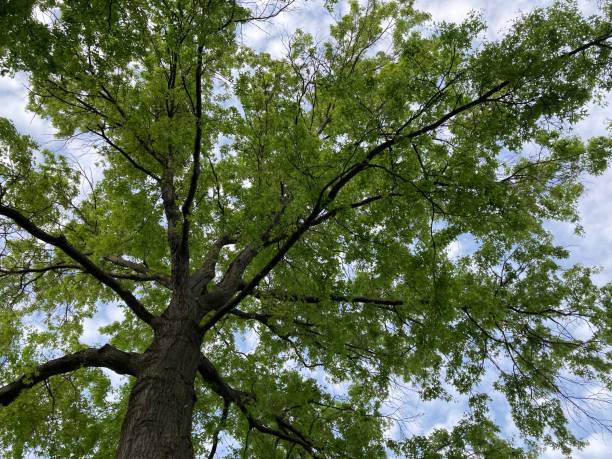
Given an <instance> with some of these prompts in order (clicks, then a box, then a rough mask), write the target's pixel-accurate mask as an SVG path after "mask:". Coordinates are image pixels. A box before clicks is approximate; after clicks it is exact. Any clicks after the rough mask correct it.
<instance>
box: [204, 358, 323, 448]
mask: <svg viewBox="0 0 612 459" xmlns="http://www.w3.org/2000/svg"><path fill="white" fill-rule="evenodd" d="M198 371H199V373H200V375H201V376H202V378H203V379H204V380H205V381H206V382H207V383H208V384H209V385H210V387H211V389H212V390H213V391H214V392H215V393H217V394H218V395H220V396H221V397H222V398H223V399H224V400H225V401H227V402H230V403H235V404H236V406H238V408H239V409H240V411H242V413H243V414H244V416H245V417H246V418H247V421H248V422H249V425H250V426H251V427H252V428H254V429H256V430H258V431H259V432H261V433H265V434H268V435H272V436H274V437H276V438H278V439H280V440H285V441H288V442H290V443H294V444H297V445H300V446H301V447H302V448H304V449H305V450H306V451H307V452H308V453H309V454H310V455H311V456H313V457H318V455H317V454H316V452H315V447H314V446H313V444H312V443H311V442H310V441H309V440H308V439H307V438H306V437H305V436H304V435H303V434H301V433H300V432H299V431H298V430H297V429H295V428H294V427H293V426H290V425H289V424H288V423H287V422H286V421H282V423H283V424H282V425H283V427H285V428H287V426H288V425H289V427H290V428H287V430H289V431H290V433H286V432H282V431H280V430H276V429H273V428H271V427H268V426H267V425H265V424H264V423H263V422H261V421H260V420H259V419H256V418H255V417H253V415H252V414H251V412H250V411H249V408H248V401H249V399H252V398H253V395H252V394H249V393H245V392H241V391H238V390H236V389H234V388H232V387H231V386H230V385H229V384H227V383H226V382H225V380H224V379H223V377H222V376H221V375H220V374H219V372H218V371H217V369H216V368H215V367H214V366H213V364H212V362H211V361H210V360H208V359H207V358H206V357H205V356H204V355H203V354H202V355H200V364H199V366H198ZM277 422H279V420H278V419H277Z"/></svg>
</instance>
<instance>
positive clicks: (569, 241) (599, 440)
mask: <svg viewBox="0 0 612 459" xmlns="http://www.w3.org/2000/svg"><path fill="white" fill-rule="evenodd" d="M550 3H551V2H550V1H544V0H538V1H529V0H517V1H510V2H509V1H501V0H493V1H484V0H463V1H448V0H446V1H444V0H434V1H425V0H417V1H416V6H417V8H418V9H421V10H424V11H428V12H430V13H432V15H433V18H434V19H435V20H447V21H461V20H462V19H463V18H465V17H466V16H467V15H468V13H469V12H470V11H473V10H477V11H480V12H481V13H482V14H483V16H484V18H485V19H486V20H487V23H488V24H489V29H488V31H487V36H488V38H490V39H495V38H497V37H499V36H501V35H503V32H504V30H505V29H506V28H507V27H508V25H509V24H510V22H511V21H512V18H513V17H515V16H516V15H517V14H519V13H520V12H526V11H529V10H530V9H532V8H534V7H538V6H546V5H547V4H550ZM578 3H579V6H580V8H581V9H582V10H583V11H584V12H585V13H592V12H594V11H596V10H597V7H598V4H599V5H601V3H600V2H598V1H597V0H592V1H579V2H578ZM331 22H332V17H331V16H330V15H329V14H327V13H325V12H324V10H323V9H322V8H320V2H317V1H314V2H312V1H311V2H309V3H308V4H306V5H303V4H300V5H299V6H296V7H295V8H293V9H292V10H291V11H289V12H287V13H286V14H284V15H282V16H280V17H278V18H276V19H274V20H273V21H271V22H270V23H266V24H260V25H258V26H252V25H249V26H245V27H243V29H242V40H243V41H244V43H245V44H248V45H250V46H252V47H255V48H257V49H260V50H265V51H267V52H270V54H272V55H273V56H280V55H282V54H283V52H284V46H283V37H286V36H287V35H289V34H291V32H292V31H294V30H295V29H296V28H297V27H299V28H301V29H303V30H305V31H307V32H310V33H312V34H313V35H314V36H315V37H324V36H325V34H326V32H327V29H328V27H327V26H328V25H329V24H330V23H331ZM607 100H608V102H612V95H610V94H608V97H607ZM26 103H27V77H26V75H18V76H17V77H16V78H7V77H1V78H0V116H2V117H6V118H9V119H11V120H12V121H13V122H14V123H15V125H16V126H17V128H18V129H19V131H21V132H22V133H28V134H30V135H32V136H33V137H34V138H35V139H36V140H37V141H38V142H39V143H40V144H41V145H42V146H44V147H46V148H50V149H52V150H54V151H60V152H62V153H63V154H66V155H67V156H69V157H71V158H73V159H74V160H78V161H79V162H80V163H81V164H82V165H83V167H85V168H86V169H88V170H90V171H91V172H92V173H93V174H94V175H95V174H98V173H99V171H97V170H96V169H95V167H94V165H93V163H94V161H95V156H94V155H93V154H92V153H89V152H88V148H87V145H86V144H84V143H82V142H81V141H79V140H74V141H71V142H68V143H65V142H64V141H58V140H55V139H54V137H53V134H54V130H53V128H52V127H51V126H50V125H49V123H47V122H46V121H45V120H42V119H40V118H39V117H37V116H35V115H33V114H32V113H29V112H27V110H26V108H25V105H26ZM611 119H612V112H611V111H610V107H609V106H608V107H605V106H604V107H602V106H596V105H593V106H591V107H589V116H588V118H587V119H585V120H583V121H581V122H580V123H578V124H577V125H575V126H573V127H572V129H573V130H574V132H575V133H576V134H577V135H580V136H582V137H585V138H587V137H590V136H593V135H602V134H606V127H607V126H608V124H609V123H610V121H611ZM585 184H586V190H585V193H584V195H583V196H582V198H581V199H580V202H579V213H580V215H581V218H582V221H581V224H582V226H583V228H584V236H582V237H578V236H576V235H575V234H574V229H573V227H572V226H571V225H566V224H559V223H554V224H550V225H549V229H550V230H551V231H553V233H554V234H555V237H556V240H557V242H558V243H559V244H562V245H564V246H566V247H568V248H569V249H570V251H571V253H572V256H571V259H570V261H571V262H573V263H582V264H585V265H590V266H600V267H601V268H602V269H601V272H600V273H599V274H598V275H597V276H596V281H597V283H599V284H604V283H606V282H610V281H612V170H609V171H608V172H606V173H605V174H603V175H602V176H599V177H585ZM466 245H467V241H464V243H461V242H459V243H457V244H455V245H454V246H453V247H452V250H453V253H454V254H455V255H457V256H459V255H461V253H462V252H463V251H465V250H467V247H466ZM122 317H123V312H122V310H121V309H120V308H119V307H117V306H114V305H108V306H105V307H104V308H100V310H99V311H98V313H97V314H96V315H95V316H94V317H93V318H91V319H87V320H86V321H85V323H84V332H83V336H82V341H83V342H84V343H89V344H103V343H104V342H105V337H104V336H103V335H101V334H100V333H99V331H98V328H99V327H100V326H103V325H105V324H108V323H110V322H113V321H115V320H120V319H121V318H122ZM254 344H256V342H255V340H254V337H253V336H246V337H244V340H243V342H242V345H243V346H244V348H245V350H248V348H249V346H252V345H254ZM318 378H319V379H321V380H323V379H324V376H323V375H318ZM113 380H114V382H115V383H117V384H118V383H120V382H121V379H120V378H118V377H114V378H113ZM335 389H337V388H335ZM340 389H341V388H340ZM493 398H494V403H493V407H494V415H495V418H496V420H497V421H498V422H499V424H500V426H501V427H502V428H503V431H504V433H505V434H507V435H508V436H513V435H515V434H516V429H515V428H514V426H513V424H512V421H511V419H510V416H509V413H508V410H507V405H506V404H505V402H504V400H503V399H502V398H501V397H495V396H494V397H493ZM392 399H393V400H390V401H389V406H393V404H394V403H397V402H401V404H402V405H403V406H402V408H401V409H402V410H404V411H403V412H404V413H405V414H406V415H410V416H414V415H416V418H414V419H413V420H412V421H411V422H410V423H409V427H410V428H409V431H408V432H407V433H408V434H426V433H428V432H430V431H431V430H432V429H433V428H435V427H450V426H452V425H453V424H454V423H456V422H457V421H458V420H459V419H460V418H461V416H462V414H463V411H464V408H465V406H466V405H465V401H464V400H461V399H460V398H458V400H457V401H456V402H453V403H446V402H430V403H427V404H424V403H422V402H420V401H419V400H418V398H416V397H415V396H414V394H412V393H411V392H410V391H404V390H402V389H401V388H399V387H398V388H397V390H396V391H395V392H394V393H393V396H392ZM573 429H574V431H575V432H576V433H577V434H578V435H579V436H580V437H581V438H586V439H587V440H588V442H589V445H588V446H587V447H586V448H585V449H584V450H583V451H581V452H577V453H576V454H575V455H574V456H573V457H575V458H577V459H607V458H611V457H612V435H610V434H603V433H601V432H593V431H592V430H591V429H590V428H589V426H581V425H580V423H576V424H574V425H573ZM393 433H394V434H397V433H398V428H397V427H396V428H395V430H394V432H393ZM542 457H543V458H546V459H553V458H560V457H562V456H561V455H560V454H559V453H558V452H555V451H552V450H547V451H545V452H544V453H543V455H542Z"/></svg>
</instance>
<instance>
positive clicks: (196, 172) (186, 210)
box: [181, 45, 204, 254]
mask: <svg viewBox="0 0 612 459" xmlns="http://www.w3.org/2000/svg"><path fill="white" fill-rule="evenodd" d="M203 50H204V46H203V45H198V49H197V65H196V72H195V85H196V94H195V99H196V100H195V113H194V115H195V136H194V140H193V171H192V172H191V180H190V182H189V190H188V191H187V196H186V197H185V201H184V202H183V206H182V208H181V212H182V213H183V236H182V238H181V250H182V251H183V253H185V254H186V253H187V252H188V250H189V246H188V244H189V241H188V239H189V215H190V214H191V206H192V205H193V199H194V198H195V194H196V191H197V189H198V179H199V177H200V156H201V153H202V52H203Z"/></svg>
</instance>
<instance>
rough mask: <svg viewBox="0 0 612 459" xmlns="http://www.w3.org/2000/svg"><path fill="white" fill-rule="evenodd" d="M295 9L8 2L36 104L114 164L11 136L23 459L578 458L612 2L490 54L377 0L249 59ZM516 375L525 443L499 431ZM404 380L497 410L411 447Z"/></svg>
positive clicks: (592, 343)
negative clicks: (588, 111) (247, 40)
mask: <svg viewBox="0 0 612 459" xmlns="http://www.w3.org/2000/svg"><path fill="white" fill-rule="evenodd" d="M287 6H288V4H287V3H278V4H271V3H265V4H262V5H259V6H258V5H252V4H246V3H245V4H244V5H240V4H238V3H236V2H224V1H216V0H209V1H206V2H204V1H200V0H146V1H144V0H121V1H117V0H63V1H60V0H26V1H24V0H8V1H6V0H5V1H4V3H3V6H2V14H1V16H0V67H1V68H2V71H3V73H9V74H14V73H15V72H19V71H23V72H28V75H29V81H30V87H29V90H30V109H31V110H32V111H34V112H35V113H37V114H39V115H40V116H43V117H46V118H47V119H49V120H51V122H52V123H53V125H54V126H55V127H56V128H57V130H58V136H59V137H60V138H65V139H69V138H71V137H72V136H77V135H78V136H81V137H83V138H85V139H87V141H89V142H90V143H91V146H92V148H93V149H94V150H95V151H96V153H97V155H98V158H99V161H100V163H99V167H100V168H101V169H102V171H103V173H102V176H101V178H100V179H99V180H92V179H91V178H89V177H88V176H87V175H86V174H83V173H82V171H81V170H80V169H79V168H78V165H75V164H73V163H71V162H70V161H69V160H67V159H66V158H65V157H63V156H62V155H58V154H53V153H51V152H49V151H46V150H41V149H40V147H39V146H38V145H36V144H35V142H34V141H33V140H32V139H31V138H29V137H27V136H25V135H23V134H20V133H18V132H17V131H16V129H15V128H14V127H13V125H12V124H11V123H10V121H8V120H5V119H2V121H1V122H0V154H1V164H0V187H1V188H0V216H1V217H0V225H1V226H0V227H1V228H2V236H3V242H2V246H1V249H2V258H1V262H0V289H1V291H2V306H1V309H0V359H1V361H2V374H1V375H0V383H1V384H4V386H3V387H2V388H0V405H2V406H3V408H1V409H0V426H1V427H0V444H1V445H2V446H1V448H2V454H3V455H4V456H5V457H23V455H24V454H26V452H28V451H34V452H37V453H39V454H43V455H46V456H51V457H110V456H112V455H113V454H115V452H116V457H119V458H130V459H134V458H147V459H149V458H192V457H194V456H196V455H197V456H198V457H209V458H212V457H214V456H215V454H216V453H218V454H223V453H225V454H230V455H231V454H234V455H235V456H241V457H262V458H272V457H278V458H281V457H310V456H312V457H319V458H323V457H330V458H331V457H351V458H359V457H363V458H366V457H367V458H374V457H386V456H387V455H390V454H398V455H404V456H407V457H427V458H430V457H431V458H433V457H442V456H448V457H473V456H470V455H476V456H478V457H523V456H528V455H530V454H532V453H533V451H534V448H535V447H537V446H540V445H543V444H548V445H553V446H555V447H558V448H561V449H562V450H563V451H565V452H569V451H570V449H571V448H572V447H575V446H579V445H580V442H579V441H578V440H577V439H576V438H575V437H574V436H573V435H572V434H571V432H570V431H569V429H568V428H567V415H568V410H572V409H574V410H578V411H580V412H582V413H584V415H585V416H590V417H591V418H593V414H592V412H591V411H589V409H588V405H587V404H586V400H585V397H586V396H585V395H584V391H580V390H579V389H580V387H581V385H590V384H597V385H598V387H601V388H603V389H604V390H610V389H611V385H612V381H611V380H610V368H611V363H612V362H611V360H610V354H609V349H610V348H609V346H610V340H611V337H612V331H611V327H610V325H611V322H610V318H611V315H610V314H611V309H610V291H611V289H610V287H609V286H605V287H598V286H596V285H594V283H593V282H592V281H591V280H590V276H591V274H592V269H589V268H586V267H582V266H568V265H567V263H566V262H564V261H563V260H564V259H565V258H567V257H568V252H567V251H566V250H565V249H563V248H562V247H558V246H556V245H555V243H554V241H553V238H552V236H551V234H550V233H549V232H548V231H546V230H545V228H544V224H545V223H546V222H547V221H551V220H559V221H569V222H573V223H576V224H578V216H577V214H576V200H577V198H578V197H579V195H580V193H581V190H582V185H581V180H582V179H583V177H584V174H586V173H590V174H597V173H601V172H602V171H604V170H605V168H606V165H607V162H608V159H609V157H610V155H611V150H612V148H611V147H612V142H611V141H610V139H609V138H605V137H598V138H592V139H589V140H588V141H582V140H580V139H578V138H576V137H573V136H572V135H571V133H569V132H568V130H567V127H568V126H569V125H570V124H571V123H573V122H576V121H577V120H579V119H580V118H581V117H583V116H584V107H585V105H586V104H587V103H589V102H591V101H593V100H595V99H597V97H598V96H599V95H601V94H603V93H604V92H605V91H606V90H609V89H610V86H611V80H610V75H611V73H610V72H611V70H612V68H611V64H610V63H611V60H610V52H611V51H610V50H611V45H610V41H609V40H610V38H611V37H612V22H611V18H612V7H611V6H610V4H607V6H602V7H601V10H600V14H599V15H598V16H593V17H583V16H581V14H580V12H579V10H578V9H577V6H576V5H575V4H574V3H571V2H560V3H556V4H554V5H553V6H552V7H550V8H548V9H537V10H534V11H533V12H531V13H529V14H526V15H524V16H522V17H520V18H519V19H517V20H516V22H515V23H514V24H513V26H512V28H511V30H509V31H508V32H507V34H506V35H505V36H504V37H503V38H501V39H500V40H499V41H495V42H490V41H486V40H484V39H483V38H482V31H483V30H484V24H483V21H482V19H481V18H479V17H478V16H477V15H474V16H472V17H471V18H470V19H468V20H467V21H465V22H464V23H462V24H448V23H441V24H437V25H435V27H434V26H433V25H431V23H429V22H427V21H428V17H427V15H425V14H423V13H421V12H418V11H416V10H415V9H414V8H413V5H412V2H410V1H397V2H384V3H383V2H371V3H368V4H367V5H364V6H359V5H358V4H357V3H351V4H350V6H349V8H348V10H347V14H345V15H344V16H342V17H340V18H339V19H338V20H337V22H336V23H335V24H334V25H333V26H332V28H331V31H330V35H329V37H328V38H326V39H325V40H322V41H321V42H317V41H316V40H315V39H314V38H313V37H311V36H309V35H308V34H306V33H303V32H300V31H296V32H295V34H294V35H293V36H292V37H291V38H290V39H288V41H287V42H286V48H287V50H286V51H287V52H286V55H285V57H284V58H282V59H275V58H272V57H271V56H270V55H267V54H265V53H260V52H257V51H255V50H253V49H250V48H249V47H248V45H245V44H241V43H240V40H239V39H238V33H239V27H240V26H241V24H244V23H246V22H250V21H259V22H260V25H259V26H260V27H265V22H264V23H262V22H261V21H264V20H265V19H269V18H271V17H272V16H275V15H277V14H280V13H281V12H282V11H283V10H284V9H285V8H286V7H287ZM328 8H330V9H333V5H331V4H329V5H328ZM86 179H89V180H86ZM84 186H85V187H84ZM461 238H463V239H461ZM465 238H472V240H473V241H474V242H473V250H471V251H468V252H466V253H465V254H463V255H462V256H461V257H452V256H450V254H449V247H451V245H452V244H456V243H457V242H456V241H458V240H466V239H465ZM113 304H120V305H121V307H122V308H124V309H125V318H124V319H123V320H121V321H118V322H115V323H113V324H112V325H110V326H108V327H106V329H105V333H107V334H108V335H109V336H110V340H109V343H108V344H106V345H104V346H102V347H100V348H85V347H84V346H83V345H82V344H81V343H80V342H79V337H80V335H81V333H82V327H83V321H84V319H85V318H87V317H91V316H92V315H93V314H94V312H95V311H97V310H101V309H103V308H109V307H111V305H113ZM578 325H582V326H588V330H590V332H589V333H588V334H586V335H585V334H582V335H577V334H576V329H577V326H578ZM583 328H584V327H583ZM241 334H242V335H241ZM248 334H250V335H248ZM247 335H248V336H253V337H256V338H257V340H258V341H257V344H256V346H254V348H253V349H250V350H249V352H241V347H240V339H241V338H240V337H241V336H247ZM102 369H108V370H111V371H113V372H115V373H118V374H122V375H127V376H128V377H129V383H127V384H125V385H123V386H121V387H119V388H118V389H113V388H112V387H111V385H110V382H109V378H108V376H107V373H105V372H103V371H102ZM317 372H318V373H317ZM317 374H318V375H321V374H324V375H327V377H328V378H331V379H332V380H333V381H335V382H347V384H348V390H347V391H346V394H344V396H343V397H335V396H333V395H332V394H331V393H330V392H329V391H328V390H327V389H326V387H325V385H324V384H322V382H321V380H320V379H319V380H317V379H315V376H316V375H317ZM488 374H496V375H497V382H496V383H495V389H497V390H498V391H500V392H502V393H503V394H505V396H506V398H507V400H508V402H509V405H510V407H511V411H512V416H513V419H514V422H515V423H516V425H517V427H518V429H519V430H520V432H521V434H522V435H523V437H524V442H523V443H522V444H519V445H518V446H517V445H513V444H512V443H511V442H510V441H509V440H508V439H505V438H504V437H503V435H501V434H500V430H499V427H498V426H496V425H495V423H494V422H493V421H492V420H491V419H490V416H489V415H488V405H489V399H488V396H487V394H486V389H484V388H483V386H482V383H481V382H482V379H483V377H484V376H485V375H488ZM396 382H401V383H402V384H405V385H407V386H409V387H410V388H413V389H414V390H416V391H418V393H419V394H420V396H421V397H422V398H423V399H424V400H432V399H438V398H445V397H448V396H449V395H448V394H449V390H450V388H453V390H455V391H457V392H458V393H460V394H464V395H466V396H468V397H469V400H470V410H469V412H467V413H466V415H465V418H464V419H463V420H462V421H461V422H460V423H459V424H458V425H457V426H456V427H455V429H454V430H451V431H446V430H436V431H435V432H433V433H432V435H431V436H429V437H421V436H416V437H407V438H403V439H389V438H388V436H387V435H386V433H385V432H386V429H387V428H388V427H389V425H390V423H392V422H394V421H393V419H392V416H391V415H389V413H387V412H385V410H384V405H383V402H384V400H385V399H386V397H388V395H389V393H390V391H391V388H392V385H393V384H395V383H396ZM119 419H121V420H122V421H121V422H119V421H118V420H119ZM224 438H225V439H234V443H230V444H229V446H228V445H225V446H223V447H221V446H220V443H221V440H222V439H224ZM232 445H233V446H232ZM232 451H233V452H232Z"/></svg>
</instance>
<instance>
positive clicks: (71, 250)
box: [0, 205, 154, 325]
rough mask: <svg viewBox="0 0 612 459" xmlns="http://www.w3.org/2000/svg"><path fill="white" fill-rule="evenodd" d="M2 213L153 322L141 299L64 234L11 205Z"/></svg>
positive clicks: (0, 207) (149, 321) (141, 317)
mask: <svg viewBox="0 0 612 459" xmlns="http://www.w3.org/2000/svg"><path fill="white" fill-rule="evenodd" d="M0 215H3V216H5V217H7V218H9V219H11V220H12V221H13V222H15V223H16V224H17V225H18V226H19V227H20V228H22V229H24V230H25V231H27V232H28V233H30V234H31V235H32V236H34V237H35V238H37V239H39V240H41V241H43V242H46V243H47V244H51V245H52V246H54V247H57V248H58V249H60V250H61V251H62V252H64V253H65V254H66V255H68V256H69V257H70V258H72V259H73V260H74V261H76V262H77V263H79V264H80V265H81V266H82V267H83V269H84V270H85V271H86V272H88V273H89V274H91V275H92V276H93V277H94V278H96V279H97V280H98V281H100V282H101V283H102V284H104V285H106V286H107V287H109V288H110V289H111V290H113V291H114V292H115V293H116V294H117V295H118V296H119V297H120V298H121V299H122V300H123V301H124V302H125V304H126V305H127V306H128V307H129V308H130V309H131V310H132V311H133V312H134V314H136V316H137V317H138V318H139V319H141V320H142V321H144V322H146V323H147V324H149V325H150V324H151V323H152V322H153V319H154V316H153V315H152V314H151V313H150V312H149V311H147V310H146V308H145V307H144V306H143V305H142V303H141V302H140V301H138V299H136V297H135V296H134V295H133V294H132V292H130V291H129V290H126V289H125V288H124V287H123V286H122V285H121V284H120V283H119V281H117V280H116V279H114V278H113V277H112V276H111V275H109V274H108V273H107V272H105V271H103V270H102V269H101V268H100V267H99V266H98V265H96V264H95V263H94V262H93V261H91V260H90V259H89V257H88V256H87V255H85V254H84V253H82V252H81V251H80V250H78V249H77V248H76V247H74V246H73V245H72V244H70V243H69V242H68V240H67V239H66V237H65V236H64V235H60V236H54V235H52V234H49V233H47V232H46V231H45V230H43V229H42V228H40V227H39V226H37V225H36V224H34V223H33V222H32V221H31V220H30V219H28V218H27V217H26V216H25V215H23V214H22V213H20V212H19V211H17V210H15V209H13V208H11V207H7V206H4V205H0Z"/></svg>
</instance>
